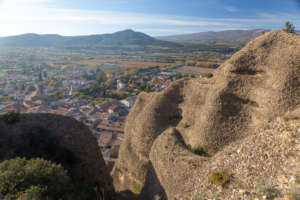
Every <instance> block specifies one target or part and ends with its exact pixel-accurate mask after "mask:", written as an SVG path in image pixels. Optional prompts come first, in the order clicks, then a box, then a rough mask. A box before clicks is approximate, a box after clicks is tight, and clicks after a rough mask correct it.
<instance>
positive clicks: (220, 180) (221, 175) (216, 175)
mask: <svg viewBox="0 0 300 200" xmlns="http://www.w3.org/2000/svg"><path fill="white" fill-rule="evenodd" d="M229 180H230V177H229V174H228V173H227V172H226V171H225V170H224V169H221V170H219V171H217V170H214V171H212V172H211V174H210V177H209V182H210V183H211V184H214V185H222V186H223V185H225V184H226V183H228V182H229Z"/></svg>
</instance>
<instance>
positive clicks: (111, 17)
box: [0, 0, 300, 36]
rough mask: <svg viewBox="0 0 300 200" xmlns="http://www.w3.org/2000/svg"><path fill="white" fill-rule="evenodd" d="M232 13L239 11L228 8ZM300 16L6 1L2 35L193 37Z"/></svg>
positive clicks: (0, 13)
mask: <svg viewBox="0 0 300 200" xmlns="http://www.w3.org/2000/svg"><path fill="white" fill-rule="evenodd" d="M227 9H228V10H231V12H234V11H238V10H237V9H236V8H233V7H227ZM283 19H285V20H288V19H292V20H293V22H294V24H295V25H296V26H297V24H299V26H300V18H299V15H287V14H286V15H284V14H282V13H280V14H269V13H260V14H258V16H257V17H256V18H243V19H236V18H223V19H222V18H218V19H216V18H192V17H183V16H169V15H154V14H142V13H120V12H108V11H101V10H96V11H95V10H93V11H92V10H80V9H68V8H57V7H55V0H3V1H1V2H0V24H1V29H0V35H2V36H3V35H15V34H21V33H27V32H35V33H42V34H43V33H59V34H63V35H83V34H97V33H107V32H115V31H118V30H122V29H127V28H133V29H135V30H138V31H145V32H146V33H151V34H152V35H168V34H180V33H192V32H198V31H209V30H227V29H249V28H262V27H265V28H271V27H274V26H278V23H279V22H280V23H282V20H283Z"/></svg>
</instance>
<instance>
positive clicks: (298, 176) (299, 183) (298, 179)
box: [296, 174, 300, 185]
mask: <svg viewBox="0 0 300 200" xmlns="http://www.w3.org/2000/svg"><path fill="white" fill-rule="evenodd" d="M296 183H297V184H298V185H300V174H298V175H296Z"/></svg>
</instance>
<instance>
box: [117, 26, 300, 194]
mask: <svg viewBox="0 0 300 200" xmlns="http://www.w3.org/2000/svg"><path fill="white" fill-rule="evenodd" d="M299 100H300V37H299V36H298V35H295V34H289V33H286V32H284V31H271V32H269V33H266V34H264V35H262V36H260V37H258V38H256V39H254V40H253V41H251V42H250V43H249V44H248V45H247V46H246V47H244V48H243V49H242V50H240V51H239V52H237V53H236V54H234V55H233V56H232V58H230V59H229V60H228V61H226V62H225V63H224V64H223V65H221V66H220V67H219V68H218V69H217V70H216V71H215V73H214V76H213V78H211V79H199V80H179V81H177V82H175V83H174V84H172V85H171V86H170V87H169V88H167V89H166V90H164V91H162V92H160V93H150V94H146V93H143V94H141V95H140V96H139V98H138V100H137V102H136V103H135V105H134V107H133V109H132V111H131V112H130V114H129V117H128V120H127V123H126V128H125V139H124V142H123V144H122V146H121V149H120V155H119V159H118V161H117V163H116V165H115V167H114V169H113V172H112V175H113V181H114V185H115V188H116V189H117V191H124V190H130V191H132V192H134V193H140V192H141V193H142V194H141V196H145V192H144V191H148V192H149V187H151V184H150V185H149V181H147V180H146V177H147V174H148V170H149V169H150V168H152V167H153V170H152V171H154V172H155V173H152V174H154V175H155V176H157V178H152V179H153V180H156V181H154V182H156V183H152V184H157V185H160V186H161V187H160V188H158V189H157V188H156V189H154V191H153V193H154V194H155V193H161V190H163V191H164V192H165V193H166V195H167V197H168V198H169V199H192V198H194V197H195V195H202V196H201V197H203V198H208V197H209V198H214V197H213V195H215V194H217V193H222V195H223V196H222V199H231V198H233V197H234V195H235V194H234V192H233V191H235V190H234V188H239V189H242V188H241V187H240V186H241V185H243V187H245V188H248V187H252V186H254V184H253V182H256V183H257V182H259V181H258V179H259V177H262V176H266V178H267V177H268V176H269V175H271V176H272V178H271V179H270V180H268V181H274V180H278V179H280V175H282V174H285V173H284V172H286V171H287V169H288V167H290V168H293V169H294V168H297V167H298V169H299V168H300V166H299V162H298V163H297V162H296V163H295V162H294V161H295V160H294V161H292V160H291V159H290V160H289V158H286V159H284V158H282V159H280V158H279V157H280V156H283V155H285V154H288V152H287V151H290V152H298V153H299V151H300V147H299V145H298V146H297V145H296V143H297V142H298V144H299V134H300V133H299V132H300V129H297V127H299V123H296V122H295V123H294V122H293V123H292V124H293V125H286V124H285V122H283V121H280V120H279V122H278V124H279V125H278V127H277V125H276V123H277V122H273V123H270V124H269V126H271V127H275V128H274V131H271V132H268V131H264V130H262V129H259V128H262V127H264V126H266V124H268V123H269V122H270V121H272V120H274V119H276V118H277V117H278V116H283V115H284V114H285V113H287V112H291V111H293V110H295V109H296V108H297V107H298V106H299V103H300V101H299ZM285 126H289V127H290V126H291V127H292V128H291V130H293V131H294V132H293V131H290V132H289V134H287V135H286V136H284V134H283V133H282V132H280V130H281V129H285V128H284V127H285ZM280 127H283V128H280ZM272 130H273V129H272ZM297 131H298V132H297ZM275 133H278V134H275ZM279 133H280V134H279ZM282 134H283V135H282ZM281 137H286V140H281ZM187 146H190V147H191V148H192V149H197V148H200V147H201V148H202V149H203V150H204V151H205V152H206V153H207V154H209V155H210V156H209V157H208V156H199V155H196V154H194V153H192V152H191V151H189V149H188V148H187ZM297 156H299V155H296V157H297ZM297 159H298V160H297V161H299V157H297ZM281 164H282V165H285V166H286V167H287V168H284V169H280V167H279V165H281ZM149 166H152V167H149ZM220 168H224V169H226V170H228V171H229V172H228V173H229V174H230V175H231V179H230V180H231V181H230V184H228V185H227V186H226V187H229V188H226V187H225V186H224V187H221V188H220V187H215V186H214V185H212V184H209V181H208V178H209V174H210V173H211V171H212V170H214V169H216V170H217V169H220ZM296 173H297V172H296V171H295V170H290V174H289V177H290V178H291V177H295V176H296V175H297V174H296ZM147 179H148V178H147ZM279 182H284V181H280V180H279ZM286 182H289V181H286ZM289 183H291V182H289ZM238 185H239V187H238ZM230 187H231V188H230ZM155 190H157V191H155ZM218 190H219V192H215V191H218ZM211 191H213V192H211ZM146 196H147V195H146ZM143 199H147V198H146V197H145V198H143ZM149 199H150V198H149ZM233 199H235V197H234V198H233Z"/></svg>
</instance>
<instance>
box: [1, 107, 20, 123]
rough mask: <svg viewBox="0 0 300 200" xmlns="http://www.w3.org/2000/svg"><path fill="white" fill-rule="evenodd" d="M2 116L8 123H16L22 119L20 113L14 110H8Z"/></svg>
mask: <svg viewBox="0 0 300 200" xmlns="http://www.w3.org/2000/svg"><path fill="white" fill-rule="evenodd" d="M2 117H3V119H4V121H5V122H6V123H7V124H15V123H18V122H19V121H20V113H19V112H17V111H14V110H12V111H8V112H7V113H5V114H4V115H3V116H2Z"/></svg>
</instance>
